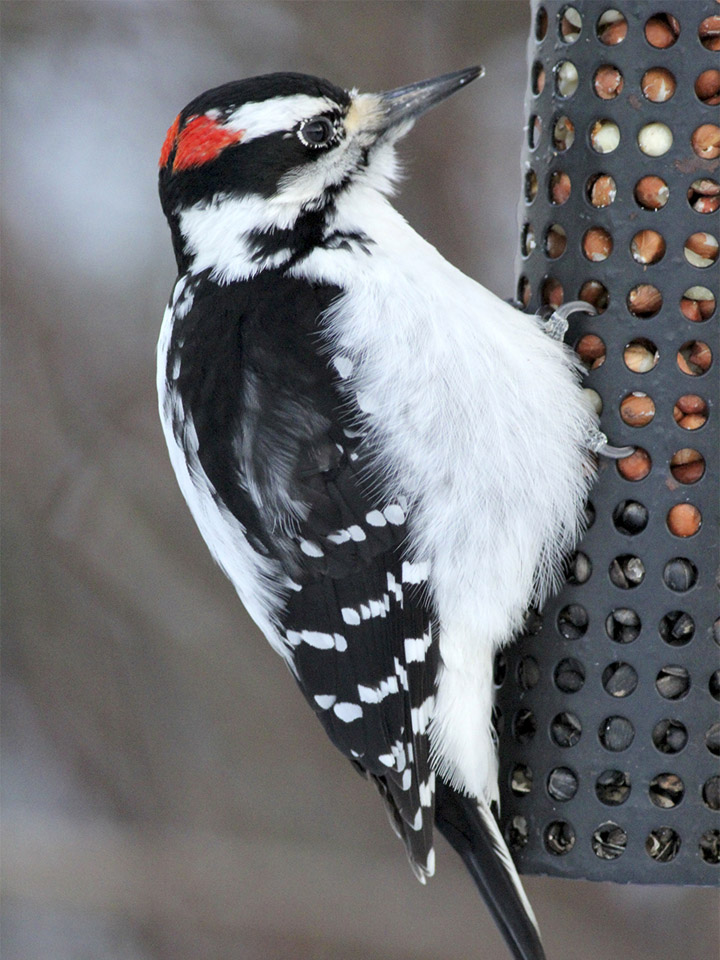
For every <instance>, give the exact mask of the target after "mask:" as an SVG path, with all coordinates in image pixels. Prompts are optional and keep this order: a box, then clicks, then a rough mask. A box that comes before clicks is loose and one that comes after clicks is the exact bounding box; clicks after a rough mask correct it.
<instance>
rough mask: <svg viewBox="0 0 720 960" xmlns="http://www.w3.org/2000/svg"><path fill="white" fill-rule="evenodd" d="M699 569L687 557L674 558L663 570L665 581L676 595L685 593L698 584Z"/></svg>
mask: <svg viewBox="0 0 720 960" xmlns="http://www.w3.org/2000/svg"><path fill="white" fill-rule="evenodd" d="M697 575H698V572H697V567H696V566H695V564H694V563H693V562H692V560H688V558H687V557H673V559H672V560H668V562H667V563H666V564H665V567H664V569H663V581H664V582H665V586H667V587H669V588H670V590H673V591H674V592H675V593H685V591H686V590H690V588H691V587H694V586H695V584H696V583H697Z"/></svg>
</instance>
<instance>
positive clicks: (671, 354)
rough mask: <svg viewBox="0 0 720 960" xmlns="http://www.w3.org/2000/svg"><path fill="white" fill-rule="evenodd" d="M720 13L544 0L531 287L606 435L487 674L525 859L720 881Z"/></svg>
mask: <svg viewBox="0 0 720 960" xmlns="http://www.w3.org/2000/svg"><path fill="white" fill-rule="evenodd" d="M719 28H720V5H718V4H717V3H715V2H714V0H704V2H699V0H682V2H677V0H667V2H665V3H658V4H655V3H647V2H626V0H617V2H616V3H615V4H614V5H612V7H611V3H598V2H581V0H576V2H575V3H573V4H567V3H561V2H549V0H543V2H537V0H536V2H535V3H533V28H532V35H531V38H530V42H529V65H530V82H529V91H528V97H527V144H526V148H525V157H524V170H525V178H524V198H523V201H522V203H521V213H520V217H521V237H520V247H521V249H520V254H519V258H518V265H519V266H518V289H517V295H518V299H519V300H520V301H521V302H522V304H523V305H524V307H525V308H526V309H527V310H529V311H533V312H534V311H540V310H542V309H543V307H545V306H547V305H548V304H549V305H553V306H557V305H559V304H561V303H563V302H567V301H571V300H577V299H581V300H585V301H587V302H589V303H592V304H593V305H594V306H595V307H596V308H597V311H598V313H597V315H596V316H590V315H585V314H575V315H574V316H573V317H572V318H571V320H570V329H569V331H568V334H567V336H566V340H567V341H568V342H569V343H570V344H571V345H573V346H574V347H575V349H576V350H577V351H578V353H579V355H580V357H581V358H582V360H583V362H584V364H585V365H586V367H587V368H588V374H587V380H586V384H585V385H586V387H587V388H589V389H591V390H593V391H595V392H596V401H597V402H598V404H601V405H602V414H601V424H602V429H603V430H604V432H605V433H606V434H607V435H608V437H609V438H610V441H611V442H612V443H613V444H616V445H632V446H635V447H637V451H636V452H635V453H634V454H633V455H632V456H629V457H626V458H625V459H622V460H619V461H611V460H601V462H600V466H599V470H600V474H599V479H598V482H597V484H596V486H595V487H594V489H593V492H592V494H591V501H592V503H591V505H590V507H589V513H590V515H591V517H594V519H593V520H592V522H591V525H590V528H589V530H588V532H587V534H586V536H585V538H584V540H583V542H582V543H581V545H580V548H579V552H578V553H577V555H576V557H575V558H574V559H573V561H572V563H571V565H570V575H569V577H568V582H567V584H566V585H565V587H564V589H563V590H562V591H561V593H560V594H559V595H558V596H557V597H555V598H554V599H553V600H552V601H550V602H549V603H548V604H547V605H546V607H545V609H544V610H543V611H542V613H541V614H539V615H537V616H535V617H532V618H531V619H530V621H529V623H528V632H527V635H526V636H524V637H523V638H521V640H520V641H519V642H518V643H517V644H515V645H514V646H512V647H511V648H510V649H509V650H508V651H507V652H506V653H505V655H504V658H502V659H501V660H500V661H499V662H498V664H497V678H496V679H497V683H498V708H499V712H500V715H501V720H500V727H501V734H500V754H501V800H502V823H501V825H502V828H503V830H504V832H505V835H506V837H507V839H508V841H509V843H510V846H511V849H512V851H513V854H514V856H515V858H516V861H517V863H518V866H519V869H520V871H521V872H523V873H525V874H546V875H552V876H565V877H576V878H580V877H583V878H587V879H592V880H615V881H623V882H628V881H629V882H636V883H672V884H714V883H718V882H719V881H720V775H719V770H718V756H719V755H720V706H719V704H718V700H719V699H720V670H719V669H718V668H719V666H720V647H719V646H718V644H720V629H719V624H718V620H717V619H716V617H717V605H716V600H717V594H716V588H715V577H716V568H717V560H718V484H717V479H718V465H719V464H718V459H719V453H720V434H719V431H718V425H719V424H718V420H719V417H718V405H717V393H718V377H717V371H718V357H717V349H718V348H717V338H716V331H717V320H718V312H719V311H718V305H717V297H718V293H719V291H720V283H719V264H718V235H719V234H720V214H718V207H719V206H720V186H719V183H720V121H719V119H718V107H717V104H718V103H720V29H719Z"/></svg>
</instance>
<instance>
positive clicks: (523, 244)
mask: <svg viewBox="0 0 720 960" xmlns="http://www.w3.org/2000/svg"><path fill="white" fill-rule="evenodd" d="M535 247H536V243H535V231H534V230H533V228H532V225H531V224H529V223H525V224H523V228H522V232H521V234H520V254H521V256H522V257H523V258H527V257H529V256H530V254H531V253H532V252H533V250H534V249H535Z"/></svg>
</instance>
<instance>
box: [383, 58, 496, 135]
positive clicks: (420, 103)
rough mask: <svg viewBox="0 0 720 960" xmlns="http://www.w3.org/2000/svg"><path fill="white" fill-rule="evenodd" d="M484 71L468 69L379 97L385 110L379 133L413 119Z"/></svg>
mask: <svg viewBox="0 0 720 960" xmlns="http://www.w3.org/2000/svg"><path fill="white" fill-rule="evenodd" d="M484 72H485V70H484V69H483V67H468V68H467V69H465V70H457V71H456V72H455V73H445V74H443V75H442V76H441V77H433V79H432V80H421V81H420V82H419V83H411V84H410V85H409V86H407V87H398V88H397V89H396V90H386V91H385V92H384V93H381V94H379V95H378V96H379V99H380V105H381V107H382V108H383V110H384V117H383V119H382V121H381V123H380V127H381V131H380V132H382V133H385V131H387V130H390V129H392V128H393V127H397V126H400V125H401V124H404V123H406V122H407V121H412V120H415V119H416V118H417V117H419V116H420V115H421V114H423V113H425V111H426V110H429V109H430V108H431V107H434V106H435V104H436V103H440V101H441V100H444V99H445V98H446V97H449V96H450V94H451V93H455V91H456V90H459V89H460V88H461V87H464V86H466V85H467V84H468V83H470V82H471V81H472V80H476V79H477V78H478V77H481V76H482V75H483V73H484Z"/></svg>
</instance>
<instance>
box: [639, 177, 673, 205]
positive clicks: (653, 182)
mask: <svg viewBox="0 0 720 960" xmlns="http://www.w3.org/2000/svg"><path fill="white" fill-rule="evenodd" d="M669 198H670V190H669V188H668V185H667V184H666V183H665V181H664V180H663V179H662V177H656V176H654V175H652V176H647V177H642V178H641V179H640V180H638V182H637V183H636V184H635V199H636V200H637V202H638V203H639V204H640V206H641V207H643V208H644V209H645V210H660V209H661V208H662V207H664V206H665V204H666V203H667V202H668V200H669Z"/></svg>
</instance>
